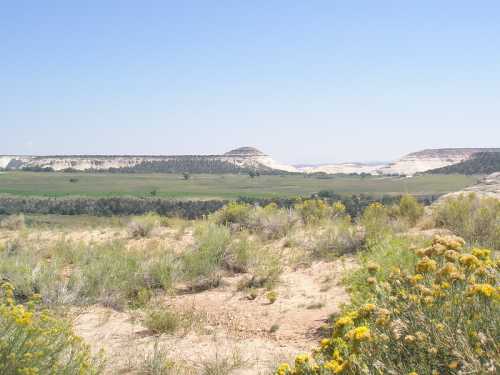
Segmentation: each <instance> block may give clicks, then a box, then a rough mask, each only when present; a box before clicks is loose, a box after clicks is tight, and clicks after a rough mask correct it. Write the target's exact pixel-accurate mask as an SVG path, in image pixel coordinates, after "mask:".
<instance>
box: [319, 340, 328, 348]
mask: <svg viewBox="0 0 500 375" xmlns="http://www.w3.org/2000/svg"><path fill="white" fill-rule="evenodd" d="M330 343H331V341H330V339H323V340H321V343H320V345H321V347H322V348H323V349H324V348H327V347H328V346H330Z"/></svg>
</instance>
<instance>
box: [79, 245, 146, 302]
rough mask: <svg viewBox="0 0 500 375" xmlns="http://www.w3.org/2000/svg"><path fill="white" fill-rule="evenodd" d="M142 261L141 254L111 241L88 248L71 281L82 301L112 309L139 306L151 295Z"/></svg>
mask: <svg viewBox="0 0 500 375" xmlns="http://www.w3.org/2000/svg"><path fill="white" fill-rule="evenodd" d="M143 264H144V258H142V257H141V256H139V255H137V254H134V253H133V252H131V251H127V250H126V248H125V247H124V245H123V244H122V243H121V242H114V243H111V244H104V245H101V246H95V247H90V248H88V249H87V254H86V258H85V259H83V260H82V263H81V264H79V267H78V269H77V272H75V273H74V274H72V276H71V277H72V281H73V283H74V284H75V285H76V284H80V285H79V287H78V288H79V290H78V293H79V297H80V300H81V301H83V302H87V303H95V302H98V303H101V304H103V305H104V306H109V307H113V308H116V309H122V308H124V307H126V306H127V305H129V306H132V307H136V306H142V305H144V304H145V303H147V302H148V300H149V298H150V297H151V293H150V290H149V289H150V288H149V286H148V284H147V277H146V276H145V275H146V270H145V269H144V267H143Z"/></svg>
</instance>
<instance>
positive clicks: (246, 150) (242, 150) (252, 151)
mask: <svg viewBox="0 0 500 375" xmlns="http://www.w3.org/2000/svg"><path fill="white" fill-rule="evenodd" d="M224 156H244V157H251V156H267V155H266V154H264V153H263V152H262V151H260V150H258V149H256V148H255V147H248V146H246V147H239V148H235V149H234V150H231V151H229V152H226V153H225V154H224Z"/></svg>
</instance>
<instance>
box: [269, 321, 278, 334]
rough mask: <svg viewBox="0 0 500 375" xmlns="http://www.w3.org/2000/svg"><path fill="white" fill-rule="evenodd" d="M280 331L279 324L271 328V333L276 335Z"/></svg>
mask: <svg viewBox="0 0 500 375" xmlns="http://www.w3.org/2000/svg"><path fill="white" fill-rule="evenodd" d="M279 329H280V325H279V324H277V323H274V324H273V325H272V326H271V328H269V333H275V332H278V330H279Z"/></svg>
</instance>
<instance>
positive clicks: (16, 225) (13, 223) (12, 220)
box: [0, 214, 26, 230]
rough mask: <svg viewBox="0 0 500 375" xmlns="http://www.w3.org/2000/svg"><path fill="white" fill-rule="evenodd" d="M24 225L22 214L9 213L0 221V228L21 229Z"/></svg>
mask: <svg viewBox="0 0 500 375" xmlns="http://www.w3.org/2000/svg"><path fill="white" fill-rule="evenodd" d="M25 226H26V224H25V220H24V215H23V214H19V215H10V216H7V217H6V218H5V219H3V220H2V221H0V228H3V229H9V230H21V229H24V227H25Z"/></svg>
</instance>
